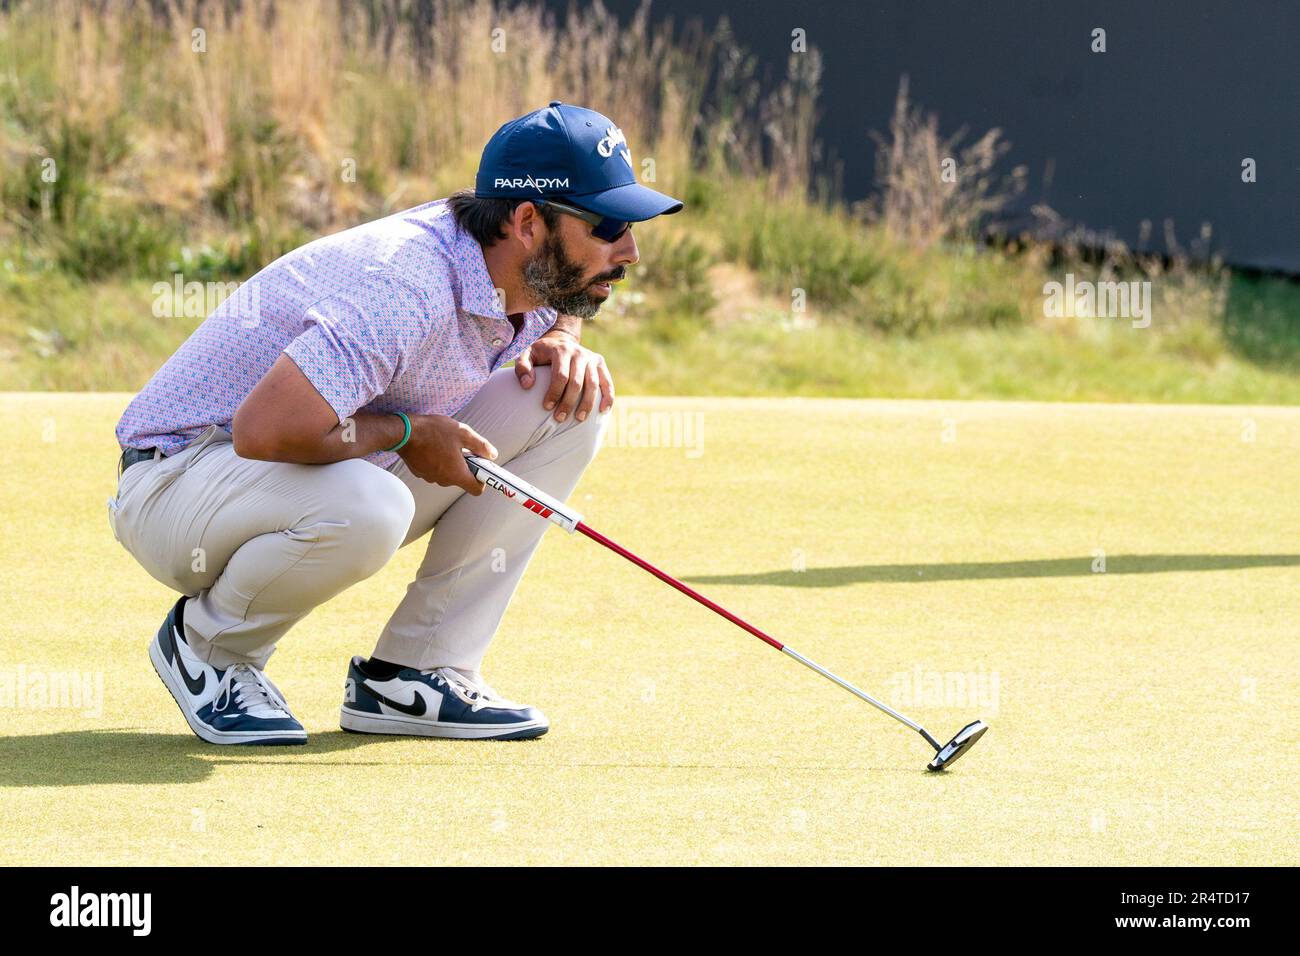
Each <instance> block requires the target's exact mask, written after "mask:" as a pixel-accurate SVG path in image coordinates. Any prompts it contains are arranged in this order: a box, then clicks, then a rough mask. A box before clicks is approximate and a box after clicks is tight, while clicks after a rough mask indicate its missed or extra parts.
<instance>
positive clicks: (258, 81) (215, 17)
mask: <svg viewBox="0 0 1300 956" xmlns="http://www.w3.org/2000/svg"><path fill="white" fill-rule="evenodd" d="M0 54H4V55H3V56H0V60H4V61H8V63H9V64H10V65H9V68H8V69H7V70H6V71H5V75H4V79H3V81H0V104H3V105H4V106H5V107H6V112H8V113H10V114H11V115H14V116H17V117H19V118H20V123H19V124H18V128H19V129H22V130H26V132H27V137H26V141H25V142H19V143H10V149H11V150H12V151H16V153H23V152H24V151H25V152H26V153H27V154H28V155H43V154H45V153H47V152H48V151H49V145H50V144H49V140H50V139H51V138H52V136H51V134H50V127H51V124H52V123H53V118H54V117H56V116H58V117H61V118H62V121H66V122H67V123H69V124H71V125H72V126H75V127H77V128H78V129H84V130H86V131H88V132H87V133H86V135H87V136H88V137H89V138H90V139H92V140H94V139H98V138H100V136H101V135H102V133H101V131H102V128H103V127H104V126H105V125H113V126H115V127H117V128H119V129H121V130H123V131H125V136H126V138H127V145H128V155H126V156H122V157H118V158H117V159H118V161H114V162H106V161H95V163H94V164H95V166H96V168H94V169H92V170H88V171H86V172H87V175H88V176H90V177H91V178H92V179H93V180H94V182H95V183H96V186H97V189H98V190H99V191H100V192H101V193H105V194H120V195H123V196H126V195H131V194H135V195H136V196H141V195H143V196H147V197H149V199H148V201H149V204H150V205H153V206H155V207H156V208H160V209H164V210H169V211H170V212H171V213H173V214H174V216H175V217H176V218H177V220H178V221H181V222H183V223H185V228H186V229H187V230H189V231H191V232H194V231H196V229H195V227H196V224H197V223H199V222H207V223H208V226H209V227H210V228H209V230H208V231H211V232H219V231H220V230H221V228H223V227H229V226H231V225H234V226H236V227H238V228H242V229H249V230H252V231H253V232H255V233H258V234H259V235H260V238H261V239H262V240H264V241H265V246H264V248H262V249H261V258H265V257H266V256H268V255H271V254H273V253H275V252H276V249H275V248H274V247H275V241H274V236H275V234H277V233H279V232H282V231H284V230H289V229H291V228H294V227H298V228H301V229H305V230H308V231H320V230H328V229H333V228H340V227H343V226H346V225H349V224H351V223H353V222H355V221H358V220H359V219H361V218H364V217H366V216H370V215H374V214H380V213H383V212H385V211H389V210H392V209H395V208H401V207H403V206H407V205H412V204H415V203H417V202H421V201H424V200H425V199H429V198H434V197H436V196H440V195H445V194H446V193H448V192H450V191H451V190H453V189H455V188H458V187H460V186H463V185H466V184H468V183H469V182H471V181H472V178H473V174H474V170H475V167H476V166H477V160H478V156H479V153H480V151H481V149H482V146H483V144H484V142H485V141H486V140H487V139H488V138H489V137H490V136H491V134H492V133H493V132H494V131H495V130H496V128H497V127H498V126H500V125H501V124H502V123H503V122H505V121H506V120H508V119H510V118H512V117H515V116H518V115H520V114H522V113H525V112H527V111H529V110H532V109H535V108H537V107H539V106H542V105H545V104H546V103H547V102H548V101H550V100H552V99H560V100H564V101H566V102H571V103H578V104H581V105H586V106H590V107H592V108H595V109H598V110H600V111H601V112H604V113H606V114H607V115H609V116H610V117H611V118H613V119H614V120H615V122H617V123H619V125H620V126H621V127H622V129H623V131H624V133H625V134H626V135H627V137H628V140H629V142H630V143H631V144H632V147H633V158H634V160H635V161H636V162H637V164H638V173H639V174H640V175H641V176H642V178H643V179H644V180H645V181H647V182H653V184H654V185H655V186H656V188H659V189H662V190H664V191H667V192H678V193H681V192H684V191H685V189H686V188H687V183H688V181H689V179H690V177H691V175H692V169H693V168H694V167H700V168H705V167H715V168H718V167H720V168H729V169H731V170H732V171H733V172H739V173H745V174H748V175H753V176H763V177H767V178H768V179H769V180H770V181H771V183H772V184H773V186H774V188H776V189H777V190H778V191H779V192H780V193H781V194H782V195H796V194H800V193H806V192H807V191H808V187H809V178H810V164H809V154H810V153H811V150H812V146H813V142H812V135H813V129H814V124H815V100H816V95H817V89H816V82H817V75H818V73H819V66H818V65H817V63H816V62H815V58H816V51H815V50H814V51H811V53H810V54H809V55H808V57H806V58H805V59H803V60H800V61H799V62H797V63H796V62H794V58H792V68H791V71H790V74H789V76H788V77H787V79H786V81H785V83H784V84H782V85H780V86H779V87H778V88H777V89H776V90H774V91H773V92H772V93H771V94H770V96H769V97H768V98H766V99H764V98H763V97H762V96H761V95H760V93H759V91H758V84H757V81H756V80H755V78H754V76H753V68H752V59H750V58H749V57H747V55H746V54H745V53H744V51H742V50H740V49H739V48H738V47H736V46H735V44H734V42H733V41H732V39H731V37H730V33H729V31H728V30H727V29H726V27H725V25H724V26H723V27H722V28H721V29H720V30H718V31H715V32H714V33H713V34H708V33H705V32H704V31H703V29H702V28H701V27H700V26H699V24H698V23H692V24H688V25H687V27H686V28H685V29H683V30H681V31H674V29H673V25H672V24H671V23H664V24H661V25H659V26H657V27H656V26H653V25H652V24H651V23H650V17H649V3H648V2H647V3H645V4H643V5H642V7H641V8H640V10H639V11H638V12H637V13H636V15H635V16H634V17H633V18H632V19H631V21H630V22H629V23H628V24H626V25H621V24H620V23H619V20H618V18H617V17H616V16H615V15H614V14H612V13H610V12H609V11H608V10H606V9H605V7H604V6H603V5H602V4H601V3H600V2H599V0H597V2H595V3H593V4H591V5H590V6H587V7H585V8H583V9H582V10H581V15H580V16H576V17H574V16H571V17H570V19H569V21H568V23H567V26H565V27H564V28H561V27H560V26H559V25H558V24H557V23H556V22H555V18H554V17H553V16H552V15H551V14H550V13H548V12H547V11H546V10H545V8H543V7H542V6H541V5H540V4H538V3H523V4H512V3H505V2H497V0H415V2H411V0H364V2H336V0H242V2H240V3H232V2H220V0H219V2H212V0H155V2H154V3H153V4H152V6H151V5H147V4H143V3H139V2H130V0H102V2H99V3H96V4H94V5H93V6H92V5H87V4H82V3H78V2H75V0H50V2H49V3H36V2H25V3H23V2H20V3H18V4H16V5H15V6H14V8H13V9H12V10H10V11H9V12H8V13H5V14H2V15H0ZM737 64H741V65H746V64H747V65H748V68H747V69H741V70H736V69H734V67H735V66H736V65H737ZM736 103H743V104H745V108H744V109H743V110H739V111H733V110H732V105H733V104H736ZM724 113H725V114H726V115H725V116H724V115H723V114H724ZM764 124H765V125H766V132H765V133H764V132H755V131H761V130H762V129H763V126H764ZM742 128H743V129H745V130H746V131H747V132H746V134H745V135H734V134H735V132H736V130H737V129H742ZM19 138H20V139H21V137H19ZM765 140H766V142H765ZM765 149H766V151H767V154H768V155H769V156H770V159H768V158H765V155H764V152H765ZM710 157H711V158H710ZM90 159H91V160H92V161H93V160H94V158H93V157H91V158H90ZM197 231H203V230H201V229H199V230H197Z"/></svg>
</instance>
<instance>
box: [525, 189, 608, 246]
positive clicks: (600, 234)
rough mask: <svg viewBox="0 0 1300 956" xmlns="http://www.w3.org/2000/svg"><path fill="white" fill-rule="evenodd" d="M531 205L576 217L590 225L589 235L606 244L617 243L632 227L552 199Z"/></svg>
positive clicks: (538, 200) (534, 201) (533, 201)
mask: <svg viewBox="0 0 1300 956" xmlns="http://www.w3.org/2000/svg"><path fill="white" fill-rule="evenodd" d="M532 203H533V205H535V206H548V205H549V206H554V207H555V208H556V209H558V210H559V211H560V212H567V213H568V214H569V215H570V216H577V217H578V218H579V219H581V220H582V221H583V222H587V223H591V226H592V229H591V234H592V235H593V236H595V237H596V238H597V239H604V240H605V241H606V242H617V241H618V240H619V239H621V238H622V237H623V233H625V232H627V231H628V229H630V228H631V226H632V224H631V223H630V222H624V221H623V220H621V219H610V218H609V217H608V216H602V215H601V214H600V213H597V212H588V211H587V210H586V209H579V208H578V207H577V206H570V205H569V204H568V203H563V202H557V201H555V200H554V199H534V200H532Z"/></svg>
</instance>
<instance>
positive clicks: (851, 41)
mask: <svg viewBox="0 0 1300 956" xmlns="http://www.w3.org/2000/svg"><path fill="white" fill-rule="evenodd" d="M551 5H552V6H553V7H554V8H555V9H556V10H557V11H561V10H563V9H564V8H565V7H566V6H567V3H565V2H556V0H552V4H551ZM639 5H640V4H639V0H608V2H607V3H606V6H607V7H608V8H609V9H610V10H612V11H614V12H616V13H617V14H618V15H619V16H620V17H621V18H624V20H626V18H628V17H630V16H631V14H632V12H633V11H635V10H636V8H637V7H638V6H639ZM579 15H581V8H579ZM669 16H671V17H672V19H673V21H674V23H675V24H678V25H680V24H682V23H683V22H684V21H685V20H686V19H688V18H690V17H696V16H698V17H701V18H702V19H703V21H704V23H705V25H706V26H712V25H713V24H715V23H716V22H717V17H718V12H717V8H710V7H709V6H708V5H707V4H703V5H702V4H700V3H698V0H654V2H653V3H652V5H651V19H652V20H653V21H655V22H658V21H660V20H663V19H664V18H666V17H669ZM730 21H731V27H732V30H733V32H734V34H735V37H736V39H737V41H738V42H739V43H740V44H741V45H742V46H744V47H745V48H746V49H747V50H749V51H750V52H752V53H754V54H755V55H756V56H757V57H758V58H759V61H760V64H761V66H760V70H761V71H762V72H766V73H767V74H768V75H769V76H770V78H772V79H777V78H779V77H780V76H781V75H782V74H783V72H784V69H785V63H786V58H787V56H788V54H789V51H790V31H791V29H793V28H794V27H802V28H804V30H806V31H807V37H808V42H809V43H810V45H815V46H816V47H817V48H819V49H820V50H821V52H822V54H823V56H824V73H823V77H822V94H821V98H820V106H821V109H822V111H823V116H822V119H821V122H820V125H819V136H820V138H821V140H822V141H823V143H824V144H825V146H826V151H827V157H828V159H829V158H832V157H838V158H839V159H840V160H841V161H842V162H843V172H844V180H843V181H844V193H845V197H846V198H847V199H849V200H853V199H860V198H862V197H863V196H865V195H866V194H867V193H868V192H869V191H870V190H871V186H872V180H873V177H874V152H875V151H874V144H873V142H872V140H871V139H870V138H869V136H868V131H870V130H872V129H875V130H878V131H881V132H884V131H885V130H886V128H887V126H888V123H889V117H890V114H891V111H892V109H893V104H894V97H895V94H896V93H897V90H898V82H899V76H900V75H901V74H908V76H909V77H910V83H911V99H912V101H913V102H914V103H916V104H919V105H920V106H922V107H924V108H925V109H927V110H930V111H934V112H936V113H938V115H939V124H940V132H941V133H945V134H946V133H949V132H953V131H956V130H957V129H958V128H960V127H961V126H963V125H965V126H968V127H969V128H970V130H971V133H972V135H979V134H981V133H982V132H983V131H984V130H986V129H988V128H990V127H994V126H997V127H1000V128H1001V129H1002V130H1003V131H1004V135H1005V137H1006V138H1007V139H1008V140H1009V141H1010V142H1011V144H1012V149H1011V151H1010V153H1009V154H1008V156H1007V157H1006V160H1005V163H1006V165H1007V166H1008V167H1009V166H1010V165H1012V164H1023V165H1025V166H1026V167H1027V168H1028V172H1029V182H1030V185H1029V188H1028V190H1027V191H1026V193H1025V194H1024V197H1023V200H1022V202H1021V203H1020V209H1019V211H1020V212H1025V211H1027V209H1028V207H1029V205H1031V204H1032V203H1035V202H1040V201H1045V202H1046V203H1047V204H1049V205H1050V206H1051V207H1052V208H1053V209H1054V210H1056V212H1058V213H1059V214H1061V215H1062V216H1064V217H1065V218H1066V219H1068V220H1069V221H1071V222H1072V223H1075V224H1078V225H1082V226H1086V227H1088V228H1090V229H1093V230H1097V231H1099V232H1106V231H1109V232H1110V233H1112V234H1113V235H1115V236H1116V237H1118V238H1120V239H1122V240H1124V241H1125V242H1127V243H1129V244H1130V245H1133V246H1136V245H1137V244H1138V233H1139V227H1140V223H1141V221H1142V220H1144V219H1147V220H1151V221H1152V223H1153V224H1154V230H1153V236H1154V239H1153V241H1152V242H1151V243H1150V244H1148V246H1147V248H1160V247H1161V245H1162V244H1161V242H1160V241H1159V240H1160V237H1161V235H1162V223H1163V221H1164V220H1165V219H1172V220H1173V223H1174V227H1175V230H1176V234H1177V237H1178V241H1179V242H1180V244H1182V245H1183V246H1186V245H1188V243H1189V241H1190V240H1191V239H1192V238H1194V237H1195V236H1196V235H1197V234H1198V233H1199V232H1200V229H1201V224H1202V223H1203V222H1208V223H1210V224H1211V226H1212V227H1213V236H1214V239H1213V243H1212V246H1211V248H1212V249H1213V250H1214V251H1216V252H1219V253H1220V254H1222V255H1223V256H1224V258H1225V260H1226V261H1227V262H1229V263H1231V264H1233V265H1236V266H1245V267H1250V268H1257V269H1265V270H1282V271H1286V272H1289V273H1292V274H1300V188H1298V187H1300V109H1297V107H1298V106H1300V54H1298V53H1297V43H1300V4H1297V3H1286V2H1282V0H1246V2H1234V3H1227V2H1213V0H1176V2H1175V0H1158V2H1141V3H1133V2H1111V0H1104V2H1089V3H1086V4H1084V3H1044V2H1039V0H992V2H980V3H975V2H965V0H961V2H957V0H926V2H924V3H904V2H891V3H824V4H821V3H818V4H795V3H791V2H788V0H750V2H747V3H746V4H745V8H744V12H743V14H733V15H732V16H731V18H730ZM1096 27H1101V28H1103V29H1105V31H1106V47H1107V51H1106V52H1105V53H1093V52H1092V51H1091V45H1092V38H1091V34H1092V30H1093V29H1094V28H1096ZM592 105H593V106H596V107H598V106H599V104H592ZM1246 157H1250V158H1253V159H1254V160H1255V162H1256V164H1257V181H1256V182H1254V183H1250V184H1247V183H1243V182H1242V178H1241V169H1242V166H1241V164H1242V160H1243V159H1244V158H1246ZM1049 168H1050V169H1051V174H1050V181H1045V179H1046V178H1047V177H1045V173H1046V172H1047V171H1048V170H1049Z"/></svg>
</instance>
